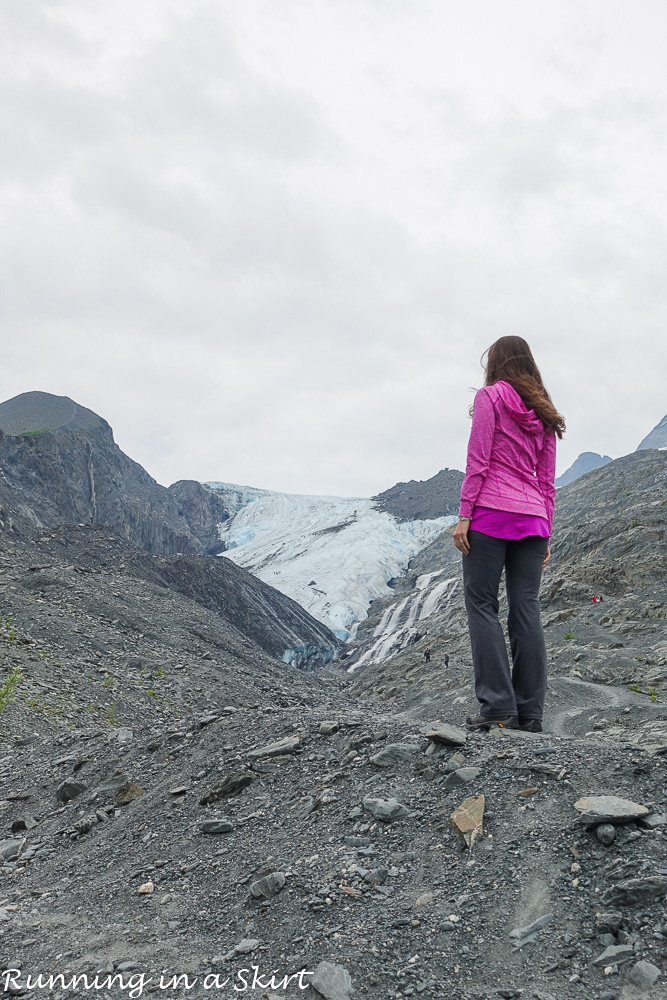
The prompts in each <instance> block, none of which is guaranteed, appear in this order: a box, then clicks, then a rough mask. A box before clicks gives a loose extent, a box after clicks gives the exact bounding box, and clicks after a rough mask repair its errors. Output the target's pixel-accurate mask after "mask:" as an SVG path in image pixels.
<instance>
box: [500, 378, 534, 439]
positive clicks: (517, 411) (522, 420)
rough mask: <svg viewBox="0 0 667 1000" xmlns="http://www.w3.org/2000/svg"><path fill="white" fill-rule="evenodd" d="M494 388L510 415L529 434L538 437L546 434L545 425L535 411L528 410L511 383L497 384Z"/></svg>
mask: <svg viewBox="0 0 667 1000" xmlns="http://www.w3.org/2000/svg"><path fill="white" fill-rule="evenodd" d="M493 388H494V389H495V390H496V391H497V393H498V396H499V398H500V399H501V400H502V401H503V403H504V405H505V407H506V409H507V410H508V412H509V413H510V415H511V416H512V417H513V419H514V420H516V422H517V424H519V425H520V426H521V427H523V429H524V431H526V433H527V434H535V436H537V435H540V434H543V433H544V424H543V423H542V421H541V420H540V418H539V417H538V416H537V414H536V413H535V410H529V409H528V408H527V406H526V404H525V403H524V401H523V400H522V398H521V396H520V395H519V393H518V392H517V391H516V389H515V388H514V387H513V386H511V385H510V384H509V382H495V383H494V385H493Z"/></svg>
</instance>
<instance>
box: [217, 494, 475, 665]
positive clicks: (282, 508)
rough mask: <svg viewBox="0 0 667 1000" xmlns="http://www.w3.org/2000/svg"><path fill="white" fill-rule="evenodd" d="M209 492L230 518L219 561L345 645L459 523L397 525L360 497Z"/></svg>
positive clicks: (445, 519)
mask: <svg viewBox="0 0 667 1000" xmlns="http://www.w3.org/2000/svg"><path fill="white" fill-rule="evenodd" d="M206 485H207V486H208V487H210V488H212V489H218V490H221V491H223V492H224V494H225V505H226V506H227V509H228V510H230V511H233V513H232V516H230V517H229V519H228V520H227V521H224V522H223V523H222V524H221V525H220V526H219V531H220V538H221V540H222V541H223V542H224V543H225V551H224V552H223V553H221V557H223V558H227V559H231V560H233V561H234V562H235V563H237V565H239V566H242V567H244V568H245V569H247V570H249V571H250V572H251V573H253V574H254V575H255V576H258V577H259V578H260V579H261V580H264V581H265V582H266V583H269V584H271V586H272V587H275V588H276V590H279V591H281V593H283V594H287V596H288V597H291V598H293V599H294V600H295V601H297V602H298V603H299V604H301V606H302V607H304V608H305V609H306V611H308V612H309V613H310V614H311V615H312V616H313V617H314V618H316V619H317V620H318V621H321V622H323V623H324V624H326V625H328V626H329V628H331V630H332V631H333V632H334V633H335V635H336V636H337V637H338V638H340V639H342V640H347V639H348V638H349V636H350V629H351V627H352V626H353V624H354V623H355V622H358V621H359V620H360V619H362V618H365V617H366V614H367V611H368V607H369V604H370V602H371V601H373V600H375V599H378V598H386V597H387V596H389V595H390V594H391V593H392V590H391V588H390V587H389V586H388V582H389V580H391V579H392V578H393V577H398V576H401V575H402V574H403V573H404V572H405V570H406V569H407V566H408V563H409V561H410V559H412V558H413V556H415V555H416V554H417V553H418V552H419V551H420V550H421V549H423V548H424V546H425V545H428V544H429V542H431V541H433V539H434V538H436V537H437V536H438V535H439V534H440V533H441V532H442V531H444V529H445V528H447V527H449V525H451V524H453V523H454V522H455V521H456V517H451V516H448V517H439V518H434V519H432V520H424V521H397V520H396V518H395V517H394V516H393V515H391V514H388V513H386V512H385V511H382V510H379V509H378V508H377V506H376V504H375V502H374V501H373V500H370V499H368V498H365V497H363V498H362V497H329V496H306V495H301V494H289V493H276V492H273V491H271V490H259V489H255V488H253V487H247V486H238V485H235V484H230V483H207V484H206ZM427 575H429V576H431V575H433V574H427ZM436 575H437V574H436ZM288 652H289V651H288ZM286 655H287V654H286Z"/></svg>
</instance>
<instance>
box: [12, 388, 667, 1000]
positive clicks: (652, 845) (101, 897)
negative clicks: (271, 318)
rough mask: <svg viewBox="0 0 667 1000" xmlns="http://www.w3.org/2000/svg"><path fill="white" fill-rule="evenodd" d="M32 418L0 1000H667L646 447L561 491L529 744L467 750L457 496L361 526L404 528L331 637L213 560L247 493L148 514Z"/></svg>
mask: <svg viewBox="0 0 667 1000" xmlns="http://www.w3.org/2000/svg"><path fill="white" fill-rule="evenodd" d="M26 395H27V396H29V397H30V399H28V400H25V399H24V400H23V401H22V402H21V403H20V404H19V403H16V402H15V401H11V400H10V401H9V403H5V404H1V405H0V427H3V429H4V431H5V433H4V434H3V435H0V460H1V462H0V469H1V470H2V475H1V476H0V603H1V609H2V610H1V615H0V709H1V714H0V822H1V823H2V828H3V829H2V832H1V833H0V872H1V874H2V882H1V883H0V886H1V888H0V966H1V968H0V988H4V989H5V991H6V992H7V994H9V995H13V996H21V997H25V998H31V997H35V998H37V997H45V996H51V997H54V998H55V997H57V998H59V1000H64V998H65V997H70V996H97V997H105V996H109V997H119V996H133V997H136V996H147V995H149V994H150V995H154V994H155V995H157V996H162V995H164V996H167V997H186V996H187V997H192V998H196V1000H200V998H202V997H208V996H217V997H220V998H225V1000H227V998H230V997H233V996H235V995H236V994H237V993H239V992H245V993H248V994H250V995H252V996H256V997H266V998H273V1000H275V998H276V997H283V996H287V997H297V996H302V997H306V998H312V1000H321V998H322V997H325V998H327V1000H348V998H349V1000H355V998H361V997H368V998H372V1000H384V998H387V1000H389V998H396V1000H402V998H407V997H413V998H417V997H424V998H437V1000H450V998H452V1000H490V998H497V997H504V998H514V997H517V998H519V997H523V998H536V1000H589V998H595V1000H630V998H634V997H649V998H653V997H656V998H660V997H665V996H667V914H666V906H667V902H666V901H667V781H666V763H667V699H666V693H667V684H666V681H667V633H666V630H665V619H666V617H667V574H666V572H665V570H666V566H665V558H666V549H665V523H666V519H667V518H666V514H667V453H666V452H665V451H663V450H658V449H656V448H651V447H643V448H641V449H640V450H638V451H637V452H634V453H633V454H631V455H628V456H625V457H624V458H621V459H617V460H615V461H610V462H608V463H606V464H605V465H604V466H603V467H600V468H598V469H595V470H594V471H592V472H590V473H588V474H587V475H584V476H583V477H580V478H578V479H576V480H575V481H573V482H571V483H570V484H569V485H566V486H563V487H562V488H561V489H559V491H558V496H557V505H556V521H555V525H554V538H553V555H552V560H551V564H550V566H549V568H548V570H547V571H546V573H545V576H544V582H543V591H542V596H543V620H544V625H545V632H546V636H547V643H548V648H549V656H550V674H551V678H550V685H549V692H548V697H547V713H546V717H545V731H544V733H542V734H530V733H523V732H518V731H508V730H503V729H499V728H496V729H493V730H491V731H490V732H489V733H483V734H481V733H475V734H470V733H466V732H465V730H464V729H462V724H463V722H464V719H465V715H466V713H468V712H470V711H474V710H475V709H476V702H475V698H474V691H473V687H472V674H471V661H470V652H469V645H468V641H467V629H466V622H465V615H464V609H463V601H462V592H461V582H460V581H461V568H460V557H459V555H458V553H457V552H456V550H455V549H454V546H453V544H452V542H451V537H450V533H449V532H450V530H451V528H448V527H447V524H448V523H449V519H451V515H452V514H453V513H455V511H456V496H455V493H456V489H457V486H456V480H457V477H458V483H459V485H460V473H452V472H450V470H443V472H442V473H440V474H439V475H438V476H437V477H434V480H429V481H427V483H426V484H399V485H398V486H397V487H394V488H392V490H388V491H386V493H385V494H383V495H382V496H381V497H380V498H376V502H377V510H378V511H379V512H380V513H381V514H382V516H383V517H392V518H394V520H395V522H396V523H407V524H408V525H409V524H410V523H412V522H416V521H421V522H423V524H425V525H426V528H424V529H419V530H420V536H419V538H420V540H419V544H418V545H417V551H416V553H415V554H412V555H409V556H408V555H407V554H406V558H405V566H404V567H403V568H402V569H401V571H400V573H397V575H396V576H388V577H386V578H385V580H383V581H379V580H378V582H377V596H375V597H373V598H372V601H373V603H372V604H371V605H370V608H369V609H368V611H369V614H368V616H367V617H365V618H362V619H361V620H360V621H359V622H358V624H357V625H356V627H355V628H354V630H353V632H352V637H351V638H349V640H348V641H346V642H344V641H343V640H342V639H341V637H340V635H337V634H335V633H334V632H333V631H332V630H331V628H330V627H329V626H328V625H327V624H325V623H324V622H323V621H321V620H318V618H317V617H316V616H315V615H314V614H313V613H309V611H308V609H306V608H304V607H303V606H302V605H301V604H300V603H297V602H296V601H295V600H293V599H292V598H291V597H290V596H288V595H287V594H286V593H284V592H280V591H279V590H278V589H275V588H274V587H273V586H270V585H269V583H268V582H267V581H266V579H260V578H259V575H258V568H257V567H256V566H255V565H254V564H253V565H252V572H250V571H249V569H247V568H244V566H242V565H236V564H235V562H234V561H232V559H231V558H229V557H228V556H227V557H225V556H222V557H221V556H220V555H218V554H217V553H219V552H222V551H224V546H226V545H227V544H228V542H229V540H230V537H229V536H230V531H231V528H232V525H231V523H230V524H229V525H228V527H227V529H225V527H224V526H225V524H227V522H233V520H234V518H235V517H237V515H238V513H239V511H240V510H241V509H242V507H243V503H247V500H248V498H245V500H243V503H240V502H239V500H238V498H237V500H234V499H233V497H232V495H231V492H233V491H227V492H226V491H225V490H224V489H223V490H214V489H211V488H210V487H207V486H205V485H202V484H197V483H190V482H186V483H180V484H175V485H174V486H172V487H169V489H166V488H164V487H161V486H159V484H157V483H155V481H154V480H152V479H151V477H150V476H148V474H147V473H146V472H145V471H144V470H143V469H141V468H140V467H139V466H137V465H136V464H135V463H132V462H131V460H130V459H128V458H127V457H126V456H124V455H123V454H122V452H120V451H119V449H117V446H116V445H115V444H114V442H113V437H112V435H111V429H110V428H109V427H108V424H106V422H104V421H102V419H101V418H99V417H97V416H96V415H95V414H92V413H91V411H84V409H83V408H82V407H78V408H77V406H76V404H72V403H71V401H67V402H66V403H62V402H59V403H53V400H54V399H55V400H58V399H62V398H61V397H50V398H49V399H44V398H35V397H45V396H46V395H47V394H26ZM17 399H19V400H21V397H17ZM10 403H11V404H12V405H11V406H9V404H10ZM26 404H30V405H26ZM658 447H659V448H660V447H662V445H659V446H658ZM258 492H259V493H265V492H266V491H258ZM452 498H453V499H452ZM281 503H282V501H281ZM452 504H454V506H453V507H452ZM249 506H251V504H249ZM257 509H259V508H257ZM313 509H314V508H313V506H312V505H309V506H308V518H309V519H310V522H311V523H312V518H313ZM318 509H319V508H318ZM341 509H342V508H341ZM357 509H359V508H357ZM369 509H370V508H369ZM374 509H375V508H374ZM346 516H347V515H346ZM318 517H319V515H318ZM373 517H375V514H373ZM437 519H448V520H447V523H446V524H439V525H438V526H437V527H438V530H437V531H435V530H434V531H433V535H432V536H431V537H430V531H431V528H430V527H429V522H432V521H436V520H437ZM348 520H349V518H348ZM339 523H342V522H339V521H331V522H330V523H328V524H327V525H321V524H320V522H319V521H318V522H317V525H316V526H315V529H314V530H317V531H320V530H326V528H329V529H334V530H329V531H328V534H325V535H323V536H322V535H320V536H318V537H320V538H325V539H326V538H329V537H337V536H341V534H343V532H342V531H341V530H338V527H337V525H338V524H339ZM346 523H347V522H346ZM374 523H375V522H374ZM377 523H381V524H382V525H383V527H382V532H385V531H386V530H389V528H391V531H394V530H395V529H394V526H393V522H392V524H391V525H389V522H386V521H381V522H377ZM241 524H242V522H241V521H240V520H239V521H237V522H236V525H237V528H239V527H240V526H241ZM220 525H222V526H223V527H222V530H221V529H220V527H219V526H220ZM235 530H236V529H235ZM345 530H352V531H354V525H353V524H350V526H349V529H348V528H346V529H345ZM396 530H398V529H396ZM401 530H406V529H401ZM407 530H408V531H409V530H410V529H409V528H408V529H407ZM225 534H227V536H228V537H227V542H225V541H224V539H225ZM240 537H241V536H240V535H239V536H238V538H239V539H240ZM352 537H353V538H354V537H355V536H354V535H352ZM378 537H380V535H378ZM381 537H382V538H385V537H386V536H385V535H384V534H382V535H381ZM392 537H393V536H392ZM398 537H401V536H400V533H399V536H398ZM221 543H222V544H221ZM290 544H291V542H290ZM227 551H228V552H229V551H230V550H227ZM240 551H241V547H239V552H240ZM251 551H252V550H251V549H248V550H247V553H248V554H250V553H251ZM258 551H259V550H258ZM381 551H383V550H381V549H374V550H373V552H374V553H375V554H374V556H373V558H374V559H375V558H377V552H381ZM406 551H407V550H406ZM292 554H293V552H292V550H291V549H290V553H289V555H290V565H291V564H292V562H293V560H292ZM265 557H266V553H263V554H262V559H264V558H265ZM271 558H273V559H275V558H276V557H275V555H272V556H271ZM401 558H403V556H402V557H401ZM282 565H284V563H279V562H274V563H273V564H272V572H273V570H274V569H276V568H280V566H282ZM374 565H377V564H376V563H374ZM374 572H375V571H374ZM388 572H390V571H389V570H388ZM339 577H340V574H339V576H338V577H337V578H336V579H339ZM315 582H316V583H317V581H315ZM309 584H310V581H309V580H307V581H306V582H305V586H309ZM593 598H596V600H595V601H594V600H593ZM598 598H601V600H598ZM321 606H322V604H320V605H316V603H313V605H312V607H313V608H315V607H318V608H319V607H321ZM427 643H428V644H429V645H430V647H431V650H432V658H431V661H430V662H429V663H427V662H426V661H425V659H424V655H423V651H424V646H425V645H426V644H427ZM286 652H289V653H290V654H291V655H288V656H287V657H286V656H285V654H286ZM244 970H245V971H244ZM39 974H42V975H43V976H44V977H46V978H45V980H43V983H44V985H40V983H39V982H37V981H36V977H37V976H38V975H39ZM49 976H52V977H54V978H53V980H52V982H51V983H49V982H47V980H48V977H49ZM77 976H78V977H80V978H79V980H78V981H77V980H76V977H77ZM83 976H86V977H88V979H87V981H86V980H84V979H83V978H81V977H83ZM59 977H60V978H59ZM95 983H96V985H95Z"/></svg>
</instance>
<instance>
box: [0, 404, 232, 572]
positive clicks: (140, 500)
mask: <svg viewBox="0 0 667 1000" xmlns="http://www.w3.org/2000/svg"><path fill="white" fill-rule="evenodd" d="M19 428H25V429H21V430H20V429H19ZM12 431H15V432H16V433H12ZM0 469H1V470H2V482H3V485H4V487H5V489H7V488H9V489H10V490H12V491H13V492H14V494H15V496H16V497H17V502H20V504H21V505H22V510H23V512H24V516H25V517H26V518H27V520H28V521H31V522H32V523H33V524H34V526H35V527H36V528H38V529H40V528H41V529H44V528H52V527H56V526H58V525H60V524H64V523H67V524H72V523H75V524H76V523H84V524H104V525H106V526H108V527H110V528H113V530H114V531H116V532H117V533H118V534H119V535H121V536H122V537H123V538H126V539H127V540H128V541H130V542H133V543H134V544H136V545H139V546H140V547H141V548H143V549H145V550H146V551H147V552H152V553H154V554H156V555H175V554H176V553H179V552H180V553H184V554H185V553H187V554H195V555H202V554H207V553H210V552H217V551H219V548H220V543H219V537H218V531H217V525H218V523H220V522H222V521H224V520H225V518H226V517H227V516H228V514H227V512H226V511H225V509H224V506H223V504H222V502H221V499H220V497H218V496H216V495H215V494H214V493H212V492H211V491H208V490H206V488H205V487H204V486H202V484H201V483H196V482H190V481H181V482H178V483H174V485H173V486H171V487H169V488H168V489H167V488H165V487H164V486H160V484H159V483H157V482H156V481H155V480H154V479H153V478H152V477H151V476H149V474H148V473H147V472H146V471H145V469H143V468H142V467H141V466H140V465H139V464H138V463H137V462H134V461H132V459H131V458H128V456H127V455H125V454H124V453H123V452H122V451H121V449H120V448H119V447H118V445H117V444H116V442H115V441H114V438H113V431H112V430H111V427H110V426H109V424H108V423H107V422H106V420H104V419H103V418H102V417H99V416H97V414H95V413H93V412H92V410H87V409H85V407H82V406H79V405H78V404H77V403H75V402H74V401H73V400H71V399H68V398H67V397H65V396H52V395H50V394H49V393H43V392H30V393H23V394H22V395H21V396H16V397H14V399H11V400H7V401H6V402H4V403H2V404H0Z"/></svg>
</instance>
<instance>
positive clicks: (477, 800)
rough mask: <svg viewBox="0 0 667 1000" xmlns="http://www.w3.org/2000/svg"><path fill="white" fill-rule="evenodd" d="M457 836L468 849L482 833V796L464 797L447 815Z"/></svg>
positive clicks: (470, 848)
mask: <svg viewBox="0 0 667 1000" xmlns="http://www.w3.org/2000/svg"><path fill="white" fill-rule="evenodd" d="M449 822H450V824H451V826H453V827H454V829H455V830H456V832H457V833H458V835H459V837H460V838H461V840H462V841H463V843H464V844H465V845H466V847H467V848H468V849H469V850H472V848H473V847H474V846H475V843H476V842H477V841H478V840H479V839H480V837H482V836H483V835H484V796H483V795H478V796H476V797H473V798H467V799H464V801H463V802H462V803H461V805H460V806H459V808H458V809H456V810H455V812H453V813H452V814H451V816H450V817H449Z"/></svg>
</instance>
